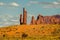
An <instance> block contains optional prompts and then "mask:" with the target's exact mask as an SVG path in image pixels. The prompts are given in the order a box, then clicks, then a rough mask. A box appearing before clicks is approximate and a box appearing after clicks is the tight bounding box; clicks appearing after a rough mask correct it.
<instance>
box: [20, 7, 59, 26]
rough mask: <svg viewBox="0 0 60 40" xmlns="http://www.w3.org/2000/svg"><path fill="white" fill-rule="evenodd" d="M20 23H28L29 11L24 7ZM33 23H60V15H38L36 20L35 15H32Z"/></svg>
mask: <svg viewBox="0 0 60 40" xmlns="http://www.w3.org/2000/svg"><path fill="white" fill-rule="evenodd" d="M20 24H21V25H22V24H27V11H26V10H25V8H23V17H22V14H20ZM30 24H31V25H39V24H60V15H53V16H42V15H40V14H39V15H38V16H37V19H36V20H35V18H34V16H32V19H31V22H30Z"/></svg>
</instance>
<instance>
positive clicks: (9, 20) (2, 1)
mask: <svg viewBox="0 0 60 40" xmlns="http://www.w3.org/2000/svg"><path fill="white" fill-rule="evenodd" d="M23 7H24V8H26V10H27V13H28V14H27V15H28V20H27V23H29V22H30V20H31V16H33V15H34V16H35V18H36V16H37V15H38V14H41V15H44V16H46V15H56V14H60V0H0V26H7V25H15V24H19V15H20V14H22V13H23V11H22V10H23Z"/></svg>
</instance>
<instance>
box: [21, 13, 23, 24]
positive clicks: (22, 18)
mask: <svg viewBox="0 0 60 40" xmlns="http://www.w3.org/2000/svg"><path fill="white" fill-rule="evenodd" d="M20 24H21V25H22V24H23V18H22V14H20Z"/></svg>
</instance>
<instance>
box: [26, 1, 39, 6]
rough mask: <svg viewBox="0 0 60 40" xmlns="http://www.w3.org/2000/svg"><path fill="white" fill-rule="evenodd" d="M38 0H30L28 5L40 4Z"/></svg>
mask: <svg viewBox="0 0 60 40" xmlns="http://www.w3.org/2000/svg"><path fill="white" fill-rule="evenodd" d="M38 3H39V2H38V1H29V3H27V5H28V6H31V5H32V4H38Z"/></svg>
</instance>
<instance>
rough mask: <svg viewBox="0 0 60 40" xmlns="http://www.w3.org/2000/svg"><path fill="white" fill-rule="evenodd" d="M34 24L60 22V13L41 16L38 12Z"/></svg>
mask: <svg viewBox="0 0 60 40" xmlns="http://www.w3.org/2000/svg"><path fill="white" fill-rule="evenodd" d="M31 21H32V20H31ZM35 24H37V25H38V24H60V15H54V16H42V15H40V14H39V15H38V16H37V19H36V22H35Z"/></svg>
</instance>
